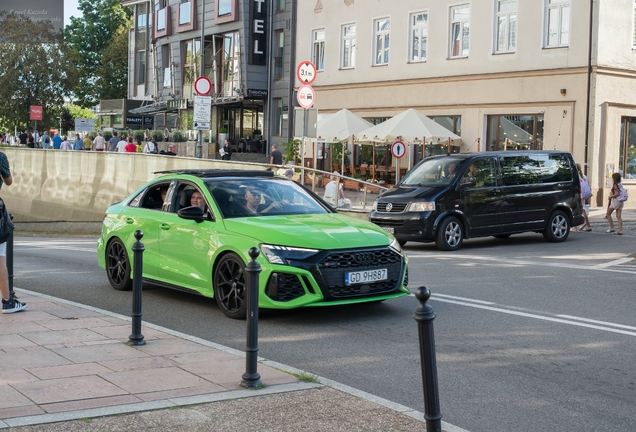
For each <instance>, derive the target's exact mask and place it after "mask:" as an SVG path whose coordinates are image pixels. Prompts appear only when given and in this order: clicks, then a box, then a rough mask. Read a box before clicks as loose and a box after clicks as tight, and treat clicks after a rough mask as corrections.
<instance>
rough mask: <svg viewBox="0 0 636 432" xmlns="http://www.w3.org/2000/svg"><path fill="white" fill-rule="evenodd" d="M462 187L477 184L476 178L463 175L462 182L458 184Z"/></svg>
mask: <svg viewBox="0 0 636 432" xmlns="http://www.w3.org/2000/svg"><path fill="white" fill-rule="evenodd" d="M459 186H460V187H461V188H462V189H465V188H469V187H475V186H477V179H475V177H472V176H471V177H463V178H462V182H461V183H460V184H459Z"/></svg>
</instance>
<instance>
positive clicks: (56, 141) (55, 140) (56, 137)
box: [52, 132, 62, 150]
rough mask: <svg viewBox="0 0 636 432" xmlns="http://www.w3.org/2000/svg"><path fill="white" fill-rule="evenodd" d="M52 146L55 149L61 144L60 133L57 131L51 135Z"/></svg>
mask: <svg viewBox="0 0 636 432" xmlns="http://www.w3.org/2000/svg"><path fill="white" fill-rule="evenodd" d="M52 141H53V148H54V149H55V150H59V149H60V146H61V145H62V138H61V137H60V133H59V132H55V134H54V135H53V140H52Z"/></svg>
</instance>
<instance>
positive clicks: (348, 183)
mask: <svg viewBox="0 0 636 432" xmlns="http://www.w3.org/2000/svg"><path fill="white" fill-rule="evenodd" d="M343 183H344V184H343V186H342V187H343V188H344V189H350V190H355V191H357V190H358V185H359V183H358V181H357V180H347V179H345V180H344V182H343Z"/></svg>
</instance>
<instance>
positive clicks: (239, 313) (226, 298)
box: [214, 253, 247, 319]
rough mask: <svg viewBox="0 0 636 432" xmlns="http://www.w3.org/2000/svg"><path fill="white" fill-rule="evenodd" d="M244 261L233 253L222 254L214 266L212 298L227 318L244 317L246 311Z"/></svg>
mask: <svg viewBox="0 0 636 432" xmlns="http://www.w3.org/2000/svg"><path fill="white" fill-rule="evenodd" d="M246 295H247V285H246V281H245V263H244V262H243V260H242V259H241V258H240V257H239V256H238V255H236V254H234V253H229V254H227V255H224V256H223V257H222V258H221V260H220V261H219V262H218V263H217V264H216V266H215V268H214V298H215V299H216V304H218V305H219V308H220V309H221V311H222V312H223V313H224V314H225V316H227V317H228V318H233V319H245V315H246V312H247V301H246Z"/></svg>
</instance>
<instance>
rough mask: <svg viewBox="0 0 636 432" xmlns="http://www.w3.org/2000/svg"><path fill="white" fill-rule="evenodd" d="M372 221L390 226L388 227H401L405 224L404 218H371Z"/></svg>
mask: <svg viewBox="0 0 636 432" xmlns="http://www.w3.org/2000/svg"><path fill="white" fill-rule="evenodd" d="M371 222H373V223H374V224H377V225H380V226H388V227H401V226H404V221H403V220H390V219H378V218H371Z"/></svg>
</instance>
